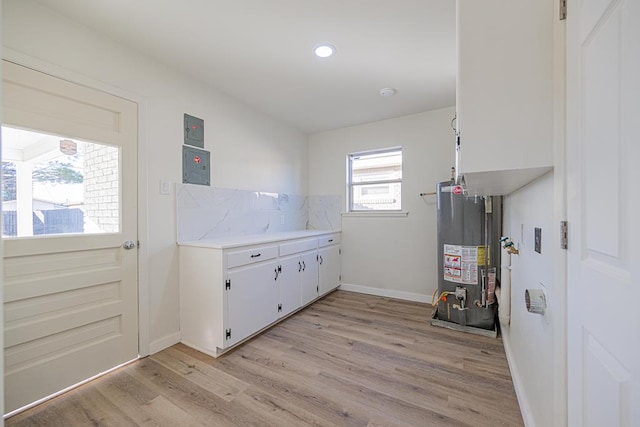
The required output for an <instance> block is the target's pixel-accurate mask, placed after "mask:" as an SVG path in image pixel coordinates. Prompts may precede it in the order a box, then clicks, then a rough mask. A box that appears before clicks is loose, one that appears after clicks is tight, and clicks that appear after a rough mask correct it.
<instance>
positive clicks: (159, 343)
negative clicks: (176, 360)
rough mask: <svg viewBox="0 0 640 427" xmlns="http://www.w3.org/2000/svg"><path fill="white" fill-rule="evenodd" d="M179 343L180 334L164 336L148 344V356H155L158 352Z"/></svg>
mask: <svg viewBox="0 0 640 427" xmlns="http://www.w3.org/2000/svg"><path fill="white" fill-rule="evenodd" d="M179 342H180V332H175V333H173V334H170V335H167V336H164V337H162V338H160V339H159V340H155V341H152V342H151V343H149V354H150V355H151V354H155V353H157V352H159V351H162V350H164V349H165V348H168V347H171V346H172V345H174V344H178V343H179Z"/></svg>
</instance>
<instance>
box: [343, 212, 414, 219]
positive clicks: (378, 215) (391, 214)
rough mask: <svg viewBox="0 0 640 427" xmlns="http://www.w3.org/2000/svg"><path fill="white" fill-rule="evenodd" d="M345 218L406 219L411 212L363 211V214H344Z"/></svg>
mask: <svg viewBox="0 0 640 427" xmlns="http://www.w3.org/2000/svg"><path fill="white" fill-rule="evenodd" d="M342 216H343V217H353V218H381V217H389V218H406V217H407V216H409V211H362V212H343V213H342Z"/></svg>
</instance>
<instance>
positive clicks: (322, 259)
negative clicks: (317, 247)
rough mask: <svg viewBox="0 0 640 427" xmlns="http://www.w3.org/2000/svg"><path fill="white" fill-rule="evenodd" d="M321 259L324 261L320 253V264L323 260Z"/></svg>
mask: <svg viewBox="0 0 640 427" xmlns="http://www.w3.org/2000/svg"><path fill="white" fill-rule="evenodd" d="M323 261H324V260H323V259H322V255H320V265H322V262H323Z"/></svg>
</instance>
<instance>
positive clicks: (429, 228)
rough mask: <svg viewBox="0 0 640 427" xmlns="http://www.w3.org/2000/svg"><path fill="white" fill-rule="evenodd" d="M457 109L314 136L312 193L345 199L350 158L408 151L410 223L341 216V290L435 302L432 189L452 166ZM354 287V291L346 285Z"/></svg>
mask: <svg viewBox="0 0 640 427" xmlns="http://www.w3.org/2000/svg"><path fill="white" fill-rule="evenodd" d="M453 115H454V109H453V108H445V109H441V110H436V111H430V112H425V113H420V114H414V115H410V116H404V117H399V118H394V119H389V120H384V121H380V122H374V123H369V124H365V125H361V126H354V127H350V128H344V129H338V130H334V131H328V132H322V133H317V134H313V135H311V136H310V137H309V194H311V195H323V194H341V195H342V196H343V209H344V208H345V205H344V203H345V202H344V200H345V195H346V158H347V154H349V153H352V152H357V151H363V150H370V149H377V148H386V147H394V146H402V147H403V149H404V150H403V183H402V208H403V210H405V211H408V212H409V215H408V216H407V217H377V216H375V217H369V218H363V217H361V216H358V217H352V216H343V218H342V282H343V283H344V284H345V285H344V288H346V289H352V290H362V291H366V292H369V293H374V294H379V295H387V296H394V297H398V298H405V299H414V300H421V301H431V294H432V293H433V291H434V290H435V289H436V287H437V283H436V274H437V268H436V264H437V262H436V260H437V257H436V204H435V198H434V197H433V196H431V197H420V196H419V193H422V192H431V191H435V185H436V183H437V182H439V181H445V180H448V179H449V178H450V175H451V174H450V169H451V166H453V162H454V133H453V130H452V129H451V126H450V123H451V119H452V118H453ZM348 285H354V286H348Z"/></svg>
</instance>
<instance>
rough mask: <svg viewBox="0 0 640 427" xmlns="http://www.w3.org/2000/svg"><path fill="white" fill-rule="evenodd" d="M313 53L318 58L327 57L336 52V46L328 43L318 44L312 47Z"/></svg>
mask: <svg viewBox="0 0 640 427" xmlns="http://www.w3.org/2000/svg"><path fill="white" fill-rule="evenodd" d="M313 53H315V54H316V56H319V57H320V58H328V57H330V56H333V55H335V54H336V47H335V46H333V45H330V44H319V45H318V46H316V47H314V48H313Z"/></svg>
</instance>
